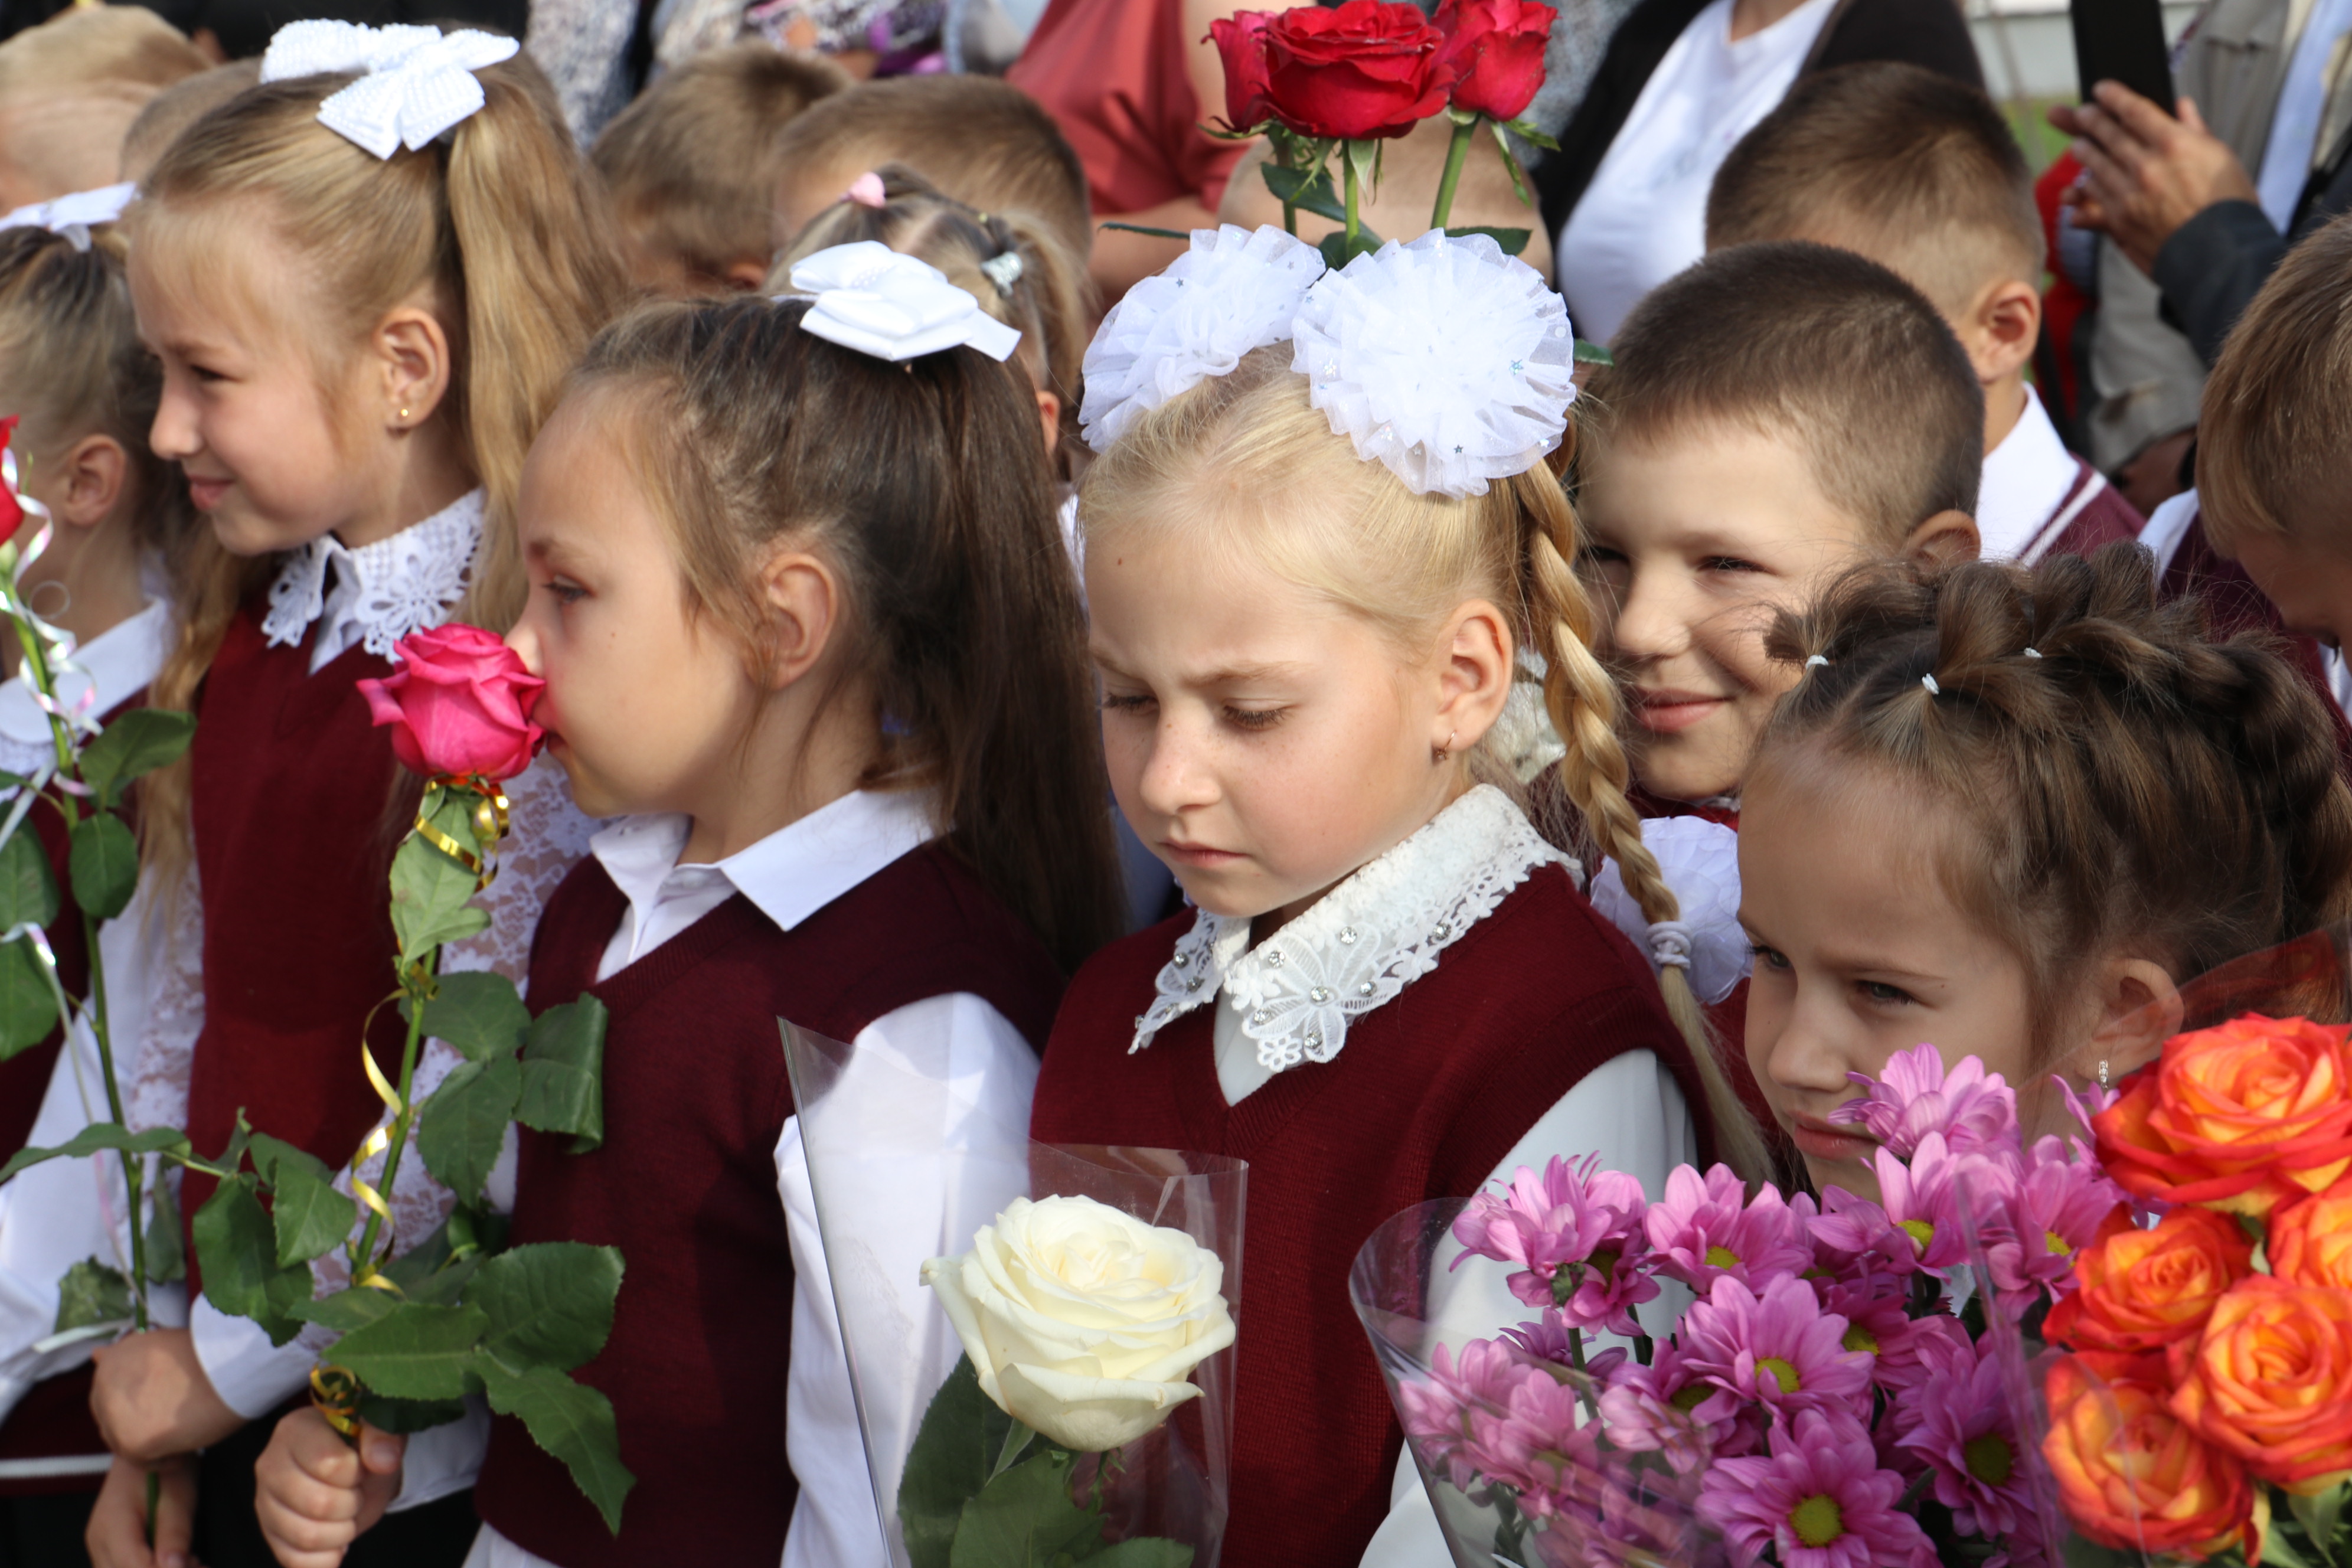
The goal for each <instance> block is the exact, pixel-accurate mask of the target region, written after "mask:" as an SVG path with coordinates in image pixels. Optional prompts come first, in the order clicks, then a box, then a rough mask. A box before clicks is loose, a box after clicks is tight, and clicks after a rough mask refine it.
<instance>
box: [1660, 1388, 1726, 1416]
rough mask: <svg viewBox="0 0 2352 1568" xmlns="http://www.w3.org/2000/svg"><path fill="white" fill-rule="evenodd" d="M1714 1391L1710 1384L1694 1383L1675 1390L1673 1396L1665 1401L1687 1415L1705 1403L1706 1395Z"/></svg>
mask: <svg viewBox="0 0 2352 1568" xmlns="http://www.w3.org/2000/svg"><path fill="white" fill-rule="evenodd" d="M1714 1392H1715V1387H1714V1385H1713V1384H1705V1383H1694V1384H1691V1385H1690V1386H1689V1387H1687V1388H1685V1389H1682V1390H1680V1391H1679V1392H1677V1393H1676V1394H1675V1396H1674V1397H1673V1398H1672V1399H1669V1400H1667V1401H1666V1403H1667V1404H1669V1405H1673V1406H1674V1407H1675V1409H1677V1410H1679V1411H1681V1412H1682V1413H1683V1414H1684V1415H1689V1414H1690V1413H1691V1412H1692V1411H1694V1410H1696V1409H1697V1408H1698V1407H1699V1406H1700V1405H1704V1404H1706V1396H1707V1395H1708V1394H1713V1393H1714Z"/></svg>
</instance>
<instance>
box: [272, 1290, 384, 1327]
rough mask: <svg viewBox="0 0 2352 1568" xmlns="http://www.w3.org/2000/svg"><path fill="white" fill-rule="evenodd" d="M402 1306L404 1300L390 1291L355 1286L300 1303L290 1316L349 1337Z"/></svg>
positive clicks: (295, 1306) (297, 1303)
mask: <svg viewBox="0 0 2352 1568" xmlns="http://www.w3.org/2000/svg"><path fill="white" fill-rule="evenodd" d="M399 1305H400V1298H399V1297H397V1296H395V1295H394V1294H393V1293H392V1292H391V1291H389V1290H378V1289H373V1288H371V1287H369V1286H366V1285H353V1286H351V1287H349V1288H348V1289H341V1290H338V1291H336V1292H335V1293H334V1294H333V1295H331V1296H321V1297H320V1298H318V1299H317V1300H312V1301H298V1302H296V1303H295V1304H294V1307H293V1310H291V1311H289V1313H288V1314H287V1316H289V1317H292V1318H299V1319H301V1320H302V1321H304V1322H306V1323H317V1324H319V1325H320V1326H321V1327H323V1328H330V1329H332V1330H334V1331H335V1332H337V1333H339V1334H348V1333H350V1332H352V1331H353V1330H355V1329H364V1328H366V1327H367V1326H368V1325H369V1324H370V1323H373V1322H375V1321H378V1320H379V1319H382V1318H385V1317H389V1316H390V1315H391V1313H392V1310H393V1309H394V1307H397V1306H399Z"/></svg>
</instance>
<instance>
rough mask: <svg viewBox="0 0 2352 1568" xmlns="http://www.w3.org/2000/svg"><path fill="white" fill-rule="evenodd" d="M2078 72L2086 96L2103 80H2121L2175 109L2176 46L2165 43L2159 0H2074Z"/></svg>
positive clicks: (2168, 110) (2086, 99) (2164, 107)
mask: <svg viewBox="0 0 2352 1568" xmlns="http://www.w3.org/2000/svg"><path fill="white" fill-rule="evenodd" d="M2067 10H2068V12H2069V14H2070V15H2071V16H2072V17H2073V19H2074V71H2075V79H2076V80H2077V81H2078V82H2080V84H2081V86H2082V92H2083V100H2084V102H2085V103H2087V102H2089V101H2090V99H2091V89H2092V88H2094V87H2095V86H2097V85H2098V84H2099V83H2100V82H2103V81H2119V82H2121V83H2123V84H2124V85H2125V86H2126V87H2127V88H2129V89H2132V90H2133V91H2134V92H2136V93H2138V94H2139V95H2140V96H2141V97H2142V98H2145V99H2148V100H2151V101H2153V102H2154V103H2155V104H2156V105H2157V107H2158V108H2159V109H2161V110H2164V111H2165V112H2166V113H2167V114H2170V113H2171V112H2173V101H2172V50H2171V48H2170V47H2169V46H2168V45H2167V44H2166V43H2165V41H2164V13H2163V12H2162V10H2161V9H2159V7H2158V0H2073V3H2072V4H2071V5H2069V6H2068V7H2067Z"/></svg>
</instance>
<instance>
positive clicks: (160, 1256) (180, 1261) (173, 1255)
mask: <svg viewBox="0 0 2352 1568" xmlns="http://www.w3.org/2000/svg"><path fill="white" fill-rule="evenodd" d="M149 1190H150V1191H151V1192H152V1193H153V1194H154V1207H153V1208H152V1209H151V1210H150V1211H148V1215H147V1278H148V1279H151V1280H152V1281H154V1282H155V1283H156V1284H158V1285H162V1284H165V1283H167V1282H169V1281H171V1280H173V1279H186V1278H187V1277H188V1251H187V1244H186V1243H185V1242H184V1240H182V1239H181V1236H180V1203H179V1200H178V1199H177V1198H175V1197H173V1195H172V1181H171V1177H170V1174H169V1173H167V1172H163V1171H158V1172H156V1173H155V1179H154V1181H153V1182H152V1183H151V1184H149Z"/></svg>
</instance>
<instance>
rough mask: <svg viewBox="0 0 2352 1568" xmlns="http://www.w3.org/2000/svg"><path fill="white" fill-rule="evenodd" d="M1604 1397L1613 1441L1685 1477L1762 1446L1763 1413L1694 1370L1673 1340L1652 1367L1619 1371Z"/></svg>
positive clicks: (1659, 1352)
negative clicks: (1660, 1461)
mask: <svg viewBox="0 0 2352 1568" xmlns="http://www.w3.org/2000/svg"><path fill="white" fill-rule="evenodd" d="M1609 1381H1610V1386H1609V1387H1608V1388H1607V1389H1606V1390H1604V1391H1603V1392H1602V1394H1601V1419H1602V1420H1603V1421H1604V1422H1606V1423H1607V1424H1608V1427H1609V1440H1610V1441H1611V1442H1612V1443H1613V1444H1615V1445H1616V1446H1617V1447H1620V1448H1622V1449H1625V1450H1626V1451H1628V1452H1631V1453H1655V1454H1663V1455H1664V1456H1665V1458H1666V1463H1668V1464H1669V1465H1671V1466H1673V1467H1674V1468H1675V1469H1676V1470H1677V1471H1681V1472H1684V1473H1685V1474H1687V1473H1689V1472H1691V1471H1693V1470H1696V1469H1698V1468H1702V1467H1704V1466H1705V1465H1706V1463H1707V1462H1708V1461H1709V1460H1710V1459H1713V1458H1717V1456H1721V1455H1732V1454H1752V1453H1754V1452H1755V1451H1756V1450H1757V1448H1758V1447H1761V1446H1762V1443H1763V1440H1764V1419H1763V1415H1762V1414H1761V1412H1760V1410H1759V1407H1758V1406H1757V1405H1754V1404H1752V1403H1751V1402H1749V1401H1748V1400H1746V1399H1743V1398H1741V1397H1740V1396H1739V1395H1738V1394H1734V1393H1733V1392H1732V1391H1731V1390H1729V1389H1727V1388H1725V1387H1723V1386H1722V1385H1721V1384H1715V1383H1710V1382H1708V1381H1707V1380H1706V1378H1704V1377H1702V1376H1700V1375H1699V1373H1697V1372H1696V1370H1694V1369H1693V1368H1692V1366H1691V1365H1690V1363H1688V1361H1686V1360H1685V1358H1684V1356H1683V1353H1682V1352H1681V1351H1680V1350H1679V1349H1678V1348H1677V1347H1676V1346H1675V1342H1674V1341H1672V1340H1660V1341H1659V1342H1657V1347H1656V1352H1655V1355H1654V1359H1653V1361H1652V1363H1651V1364H1650V1365H1648V1366H1641V1365H1638V1364H1632V1363H1628V1364H1625V1365H1621V1366H1619V1367H1618V1368H1617V1369H1616V1371H1615V1373H1613V1374H1612V1376H1611V1378H1610V1380H1609Z"/></svg>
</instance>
